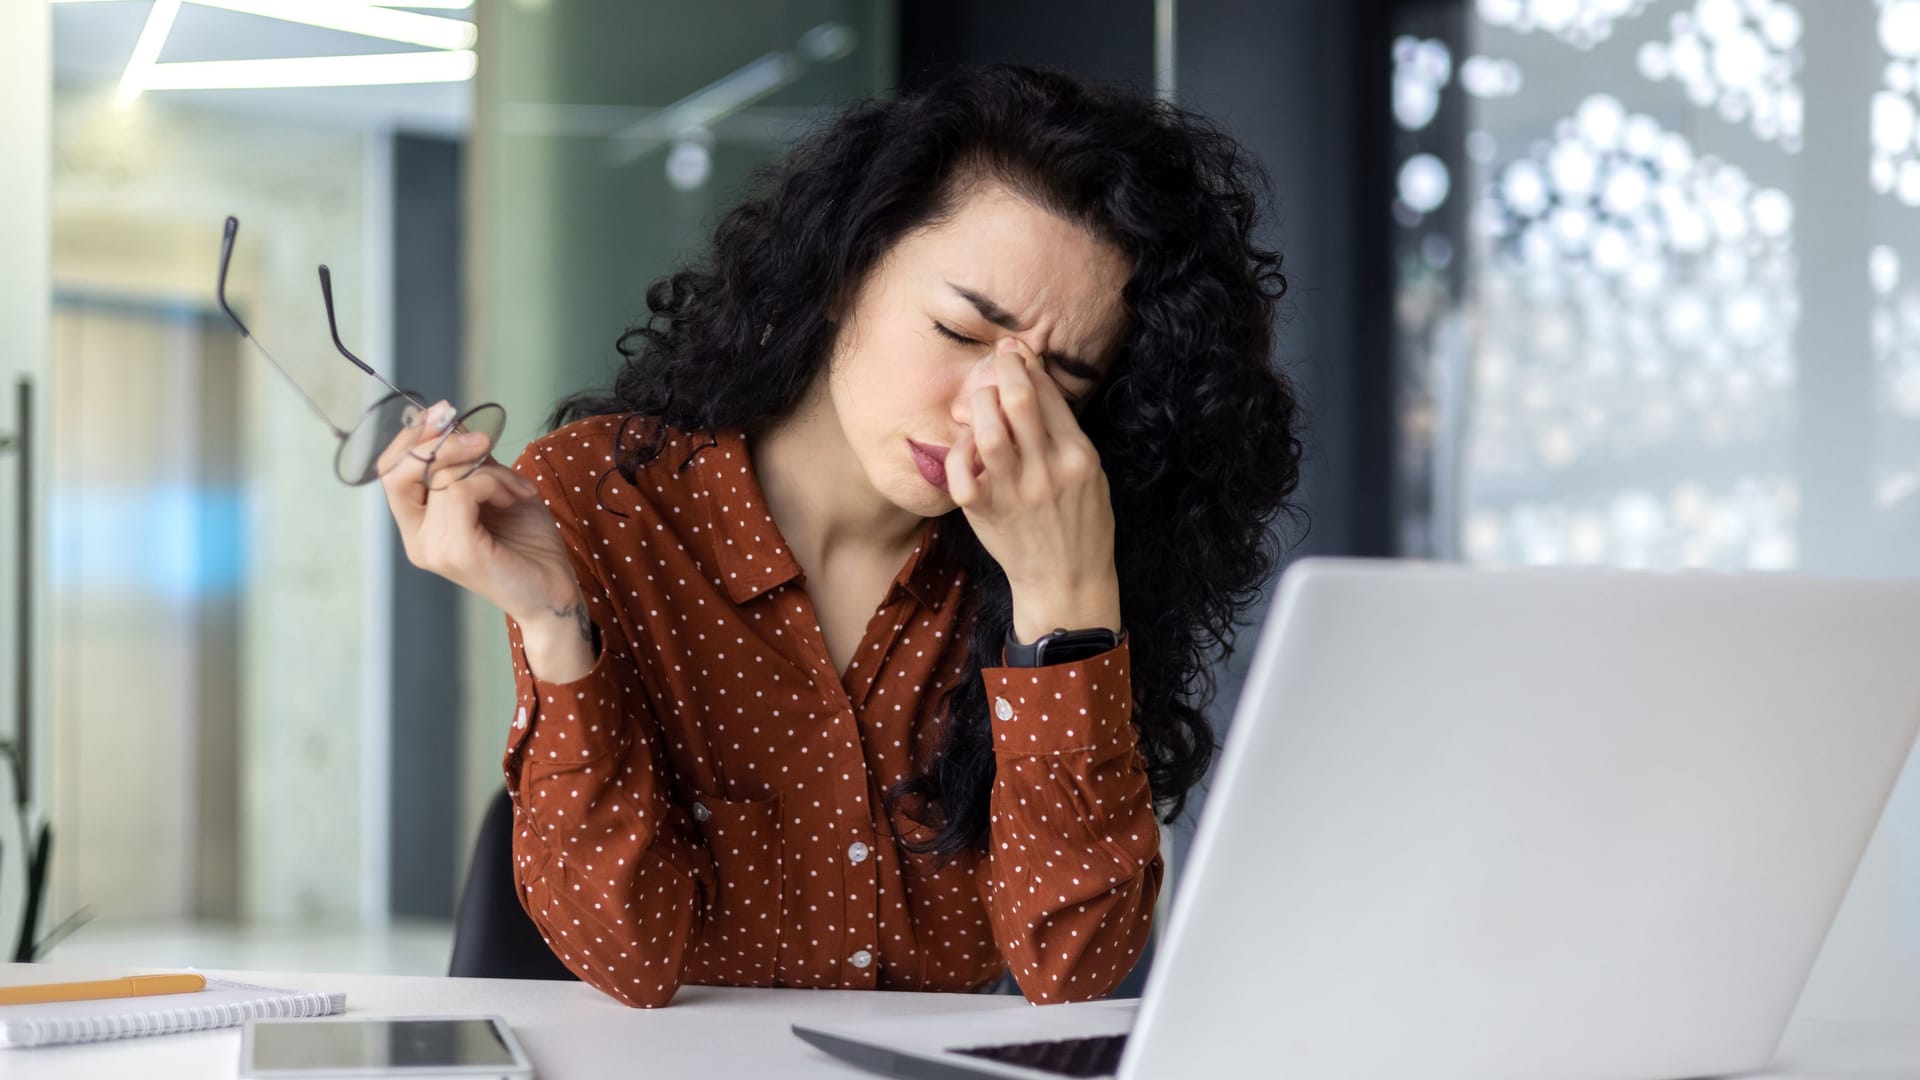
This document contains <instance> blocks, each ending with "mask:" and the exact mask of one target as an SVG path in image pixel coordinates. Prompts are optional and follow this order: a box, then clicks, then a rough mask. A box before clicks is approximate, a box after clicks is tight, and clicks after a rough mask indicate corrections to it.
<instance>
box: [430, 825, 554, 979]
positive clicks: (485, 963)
mask: <svg viewBox="0 0 1920 1080" xmlns="http://www.w3.org/2000/svg"><path fill="white" fill-rule="evenodd" d="M447 974H449V975H452V976H455V977H458V978H469V979H577V978H579V976H577V975H575V974H574V973H573V972H572V971H569V970H568V969H567V966H566V965H565V964H562V963H561V962H560V958H559V957H557V956H555V955H553V950H552V949H549V948H548V947H547V942H546V939H545V938H543V937H541V936H540V928H539V927H537V926H535V925H533V920H532V919H530V918H528V917H527V911H526V909H525V908H523V907H521V906H520V896H519V887H518V886H516V885H515V884H514V881H513V802H512V801H511V800H509V799H508V798H507V790H506V789H505V788H501V789H500V794H498V795H496V796H494V799H493V801H492V802H491V803H489V804H488V805H487V814H486V817H484V818H483V819H481V822H480V836H479V839H478V840H476V841H475V842H474V845H473V863H472V865H470V866H469V867H468V868H467V885H466V888H464V889H462V890H461V892H460V907H459V909H458V910H457V911H456V912H455V913H454V922H453V962H452V963H451V964H449V965H448V970H447Z"/></svg>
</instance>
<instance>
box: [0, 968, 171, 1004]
mask: <svg viewBox="0 0 1920 1080" xmlns="http://www.w3.org/2000/svg"><path fill="white" fill-rule="evenodd" d="M206 988H207V977H206V976H205V975H128V976H126V977H125V978H121V979H100V980H98V981H96V982H70V983H41V984H39V985H37V986H0V1005H38V1004H40V1003H42V1002H47V1001H94V1000H97V999H99V998H121V997H146V996H147V995H149V994H190V993H192V992H194V991H196V990H205V989H206Z"/></svg>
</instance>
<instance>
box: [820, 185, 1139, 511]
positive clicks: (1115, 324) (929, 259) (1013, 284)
mask: <svg viewBox="0 0 1920 1080" xmlns="http://www.w3.org/2000/svg"><path fill="white" fill-rule="evenodd" d="M1130 271H1131V264H1130V262H1129V260H1128V259H1127V257H1126V256H1125V254H1123V253H1122V252H1121V251H1120V250H1119V249H1118V248H1116V247H1114V246H1113V245H1111V244H1109V243H1107V242H1106V241H1104V240H1102V239H1100V238H1098V237H1096V236H1094V235H1093V234H1092V233H1090V232H1088V231H1087V230H1086V229H1084V228H1082V227H1081V226H1079V225H1075V224H1073V223H1071V222H1068V221H1066V220H1063V219H1061V218H1059V217H1056V216H1054V215H1053V214H1051V213H1049V212H1048V211H1045V210H1042V209H1040V208H1039V207H1037V206H1035V205H1034V204H1033V203H1031V202H1028V201H1026V200H1025V199H1022V198H1021V197H1019V196H1017V195H1015V194H1013V193H1012V192H1011V191H1010V190H1008V189H1007V188H1005V187H1002V186H1000V185H997V184H983V185H980V186H979V187H977V188H975V190H974V192H973V194H972V195H970V196H968V197H967V198H966V199H965V201H963V202H962V203H961V205H960V207H959V209H958V210H957V211H956V212H955V213H954V214H953V215H952V216H951V217H950V218H949V219H948V220H947V221H945V222H944V223H942V224H940V225H937V226H935V227H932V228H928V229H924V230H921V231H919V232H916V233H911V234H909V235H907V236H906V237H904V238H902V239H901V240H900V241H899V242H898V243H897V244H895V245H894V247H893V250H892V251H891V252H889V253H888V254H887V256H886V257H885V258H884V259H882V260H881V262H880V265H879V266H877V267H875V268H874V270H873V271H872V272H871V273H870V274H868V276H867V280H866V282H865V283H864V285H863V287H862V288H861V290H860V293H859V295H858V296H857V297H856V298H855V300H854V303H853V306H852V310H851V311H850V312H849V314H848V316H847V318H846V319H845V320H844V321H843V322H842V324H841V327H840V334H839V339H838V340H837V341H836V343H835V351H834V357H833V363H832V366H831V368H830V370H829V372H828V386H829V391H830V395H831V399H832V402H833V408H834V412H835V414H836V415H837V417H838V419H839V421H840V428H841V430H842V432H844V433H845V435H846V438H847V442H848V445H849V446H851V447H852V449H853V452H854V456H855V457H856V458H857V459H858V460H859V462H860V466H861V468H862V469H863V470H864V471H865V473H866V476H867V479H868V481H869V482H870V483H872V485H873V487H874V489H875V490H876V491H878V492H879V493H880V494H881V495H882V496H884V497H885V498H886V499H887V500H889V501H890V502H892V503H893V504H894V505H896V506H899V507H900V508H902V509H904V510H910V511H912V512H913V513H915V514H918V515H920V516H921V517H938V516H940V515H942V514H945V513H947V512H949V511H951V510H952V509H953V508H954V505H955V504H954V501H953V499H952V497H951V496H949V495H948V494H947V492H946V490H945V488H944V486H936V484H935V483H933V482H930V481H929V480H928V479H927V477H926V475H925V474H924V473H923V472H922V469H921V466H920V465H919V464H917V462H916V458H917V455H916V452H915V450H914V449H913V447H912V446H911V445H910V442H909V440H911V442H912V443H918V444H919V445H920V447H922V448H923V449H924V450H928V451H932V453H933V455H934V456H936V457H938V456H942V455H944V454H945V452H946V450H947V448H948V447H951V446H952V445H953V442H954V439H955V438H956V437H957V436H958V435H959V434H960V433H961V432H962V431H964V430H966V429H967V428H968V427H969V426H970V425H971V424H972V422H973V400H972V399H973V395H974V392H975V391H976V390H979V389H981V388H983V387H985V388H992V387H993V386H994V385H995V380H994V374H993V363H992V358H993V352H994V347H995V345H996V343H997V342H999V341H1000V340H1001V339H1003V338H1008V337H1011V338H1016V339H1018V340H1019V341H1021V342H1022V343H1024V344H1025V345H1026V347H1027V348H1028V349H1029V350H1031V351H1032V353H1033V354H1034V355H1036V356H1038V357H1041V358H1043V367H1044V377H1046V378H1049V379H1051V380H1052V381H1053V383H1054V384H1055V385H1057V386H1058V387H1059V388H1060V389H1061V391H1062V392H1063V393H1064V394H1065V396H1066V398H1067V401H1068V403H1069V404H1071V405H1072V406H1073V407H1074V411H1075V412H1076V413H1078V412H1079V411H1080V408H1081V405H1082V403H1083V402H1085V401H1086V400H1087V398H1088V397H1089V396H1090V395H1091V394H1092V392H1093V390H1094V389H1095V388H1096V387H1097V386H1099V384H1100V381H1101V379H1102V378H1103V377H1104V376H1105V374H1106V372H1107V370H1108V368H1109V367H1110V366H1111V364H1112V362H1113V354H1114V352H1115V351H1116V350H1117V349H1118V347H1119V346H1120V343H1121V336H1122V335H1123V334H1124V333H1125V331H1126V311H1125V308H1124V306H1123V305H1122V303H1121V299H1120V291H1121V289H1122V287H1124V286H1125V285H1126V281H1127V276H1128V274H1129V272H1130ZM951 464H953V465H954V466H955V467H957V466H958V463H957V462H954V463H951Z"/></svg>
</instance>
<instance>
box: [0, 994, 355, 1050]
mask: <svg viewBox="0 0 1920 1080" xmlns="http://www.w3.org/2000/svg"><path fill="white" fill-rule="evenodd" d="M346 1006H347V995H345V994H328V993H324V992H320V991H306V990H276V989H274V988H273V987H271V986H252V985H249V984H247V983H238V982H230V981H228V980H226V979H215V978H211V977H209V978H208V979H207V988H206V989H205V990H201V991H198V992H195V993H191V994H156V995H154V996H152V997H126V998H106V999H103V1000H99V1001H55V1002H48V1003H46V1004H43V1005H5V1006H0V1049H5V1048H12V1047H27V1046H55V1045H58V1044H60V1043H83V1042H100V1041H101V1040H103V1039H126V1038H131V1037H133V1036H136V1035H167V1034H171V1033H173V1032H176V1031H204V1030H206V1029H208V1028H224V1027H238V1026H239V1025H241V1024H244V1023H246V1022H247V1021H249V1020H253V1019H256V1018H261V1017H300V1016H326V1015H328V1014H331V1013H337V1012H339V1011H341V1010H342V1009H344V1008H346Z"/></svg>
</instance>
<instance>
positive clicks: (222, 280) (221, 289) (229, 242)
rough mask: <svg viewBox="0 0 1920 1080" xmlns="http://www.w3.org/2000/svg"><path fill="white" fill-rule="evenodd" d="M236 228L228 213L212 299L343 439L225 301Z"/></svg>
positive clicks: (237, 224) (341, 433) (343, 435)
mask: <svg viewBox="0 0 1920 1080" xmlns="http://www.w3.org/2000/svg"><path fill="white" fill-rule="evenodd" d="M239 232H240V219H239V218H236V217H234V216H232V215H228V216H227V226H226V229H225V231H224V232H223V233H222V234H221V237H220V277H219V280H218V282H217V283H216V284H215V286H214V294H213V295H214V299H215V300H218V301H219V302H220V310H221V311H222V312H224V313H226V316H227V318H228V319H229V320H230V321H232V323H233V327H234V329H236V330H238V331H240V336H241V337H243V338H246V339H247V341H248V342H250V343H251V344H252V345H253V347H254V348H255V349H258V350H259V351H260V355H261V356H264V357H266V358H267V363H269V364H272V365H273V370H275V371H277V372H279V373H280V377H281V378H283V379H285V380H287V385H288V386H291V387H293V392H294V393H296V394H299V395H300V400H302V401H304V402H306V403H307V408H309V409H312V410H313V415H315V416H317V417H319V418H320V422H321V423H323V424H325V425H327V429H328V430H330V431H332V432H333V433H334V434H335V435H337V436H339V437H340V438H342V439H344V438H346V437H347V433H346V432H344V431H341V430H340V428H339V426H338V425H336V424H335V423H334V422H333V419H332V418H331V417H329V416H328V415H327V411H326V410H325V409H322V408H321V407H320V403H319V402H317V401H315V400H313V397H312V395H310V394H308V393H307V391H306V389H305V388H304V387H302V386H301V385H300V380H298V379H295V378H294V377H293V375H292V374H291V373H290V372H288V371H287V369H286V368H284V367H281V366H280V361H278V360H276V359H274V357H273V353H272V352H270V351H268V349H267V347H266V346H265V345H263V344H261V342H260V339H259V338H257V337H254V336H253V331H251V330H248V329H247V324H246V323H244V322H241V321H240V316H239V315H238V314H236V313H235V312H234V310H233V308H232V306H231V305H229V304H228V303H227V265H228V264H229V263H230V262H232V261H233V240H234V237H235V236H237V235H239Z"/></svg>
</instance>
